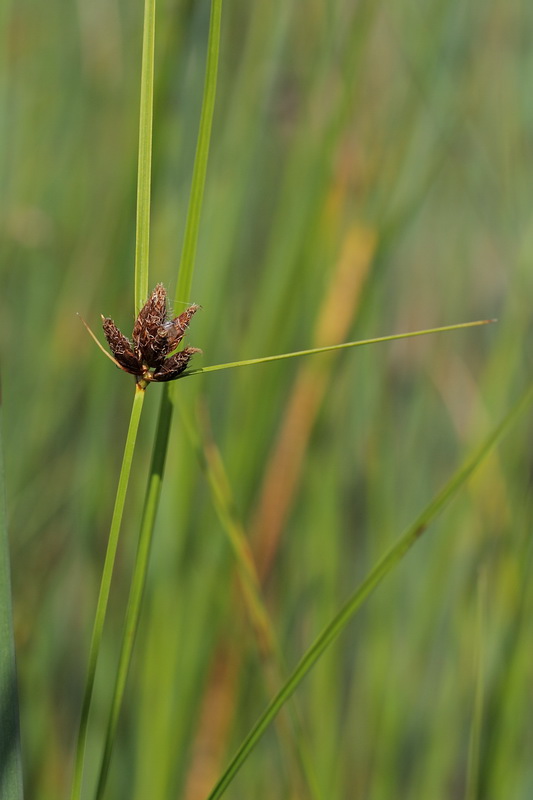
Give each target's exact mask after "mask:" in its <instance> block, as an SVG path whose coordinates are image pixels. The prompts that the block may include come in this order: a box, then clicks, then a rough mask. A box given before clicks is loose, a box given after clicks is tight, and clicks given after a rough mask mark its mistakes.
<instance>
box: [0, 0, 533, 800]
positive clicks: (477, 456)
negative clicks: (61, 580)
mask: <svg viewBox="0 0 533 800" xmlns="http://www.w3.org/2000/svg"><path fill="white" fill-rule="evenodd" d="M221 19H222V2H221V0H213V1H212V3H211V22H210V31H209V42H208V49H207V64H206V78H205V87H204V96H203V104H202V113H201V120H200V128H199V135H198V143H197V151H196V158H195V165H194V173H193V180H192V187H191V198H190V203H189V211H188V215H187V222H186V228H185V234H184V244H183V252H182V258H181V262H180V270H179V274H178V282H177V288H176V298H177V299H178V300H179V301H184V300H187V299H188V298H189V297H190V293H191V286H192V279H193V271H194V266H195V261H196V248H197V240H198V233H199V228H200V219H201V209H202V200H203V194H204V186H205V180H206V171H207V163H208V154H209V144H210V137H211V127H212V119H213V111H214V103H215V94H216V85H217V67H218V56H219V41H220V28H221ZM154 47H155V0H146V3H145V14H144V35H143V59H142V75H141V111H140V129H139V132H140V135H139V161H138V164H139V167H138V199H137V229H136V232H137V236H136V251H135V275H134V287H135V291H134V312H135V315H137V314H138V313H139V311H140V310H141V308H142V307H143V305H144V303H145V302H146V300H147V298H148V296H149V289H150V287H151V285H155V284H156V282H157V278H156V277H152V279H151V280H150V274H149V252H150V182H151V180H150V178H151V159H152V114H153V111H152V109H153V94H154V91H153V88H154ZM200 299H201V298H200ZM488 321H490V320H481V321H476V322H467V323H463V324H461V325H448V326H441V327H435V328H431V329H424V330H419V331H411V332H408V333H399V334H393V335H389V336H382V337H374V338H370V339H365V340H361V341H353V342H343V343H339V344H333V345H327V346H323V347H314V348H310V349H307V350H299V351H296V352H290V353H282V354H279V355H270V356H267V357H263V358H249V359H246V360H240V361H232V362H229V363H223V364H216V365H212V366H206V367H202V368H195V369H185V370H184V371H183V372H182V373H181V374H180V375H179V376H178V377H179V380H176V381H175V382H172V383H166V384H165V386H163V387H157V386H154V387H153V388H150V386H149V383H150V382H151V380H149V381H148V383H146V382H145V381H144V380H142V379H141V380H135V382H134V398H133V406H132V411H131V417H130V423H129V428H128V432H127V436H126V443H125V446H124V455H123V461H122V467H121V471H120V476H119V481H118V488H117V492H116V497H115V505H114V511H113V515H112V521H111V526H110V532H109V540H108V548H107V553H106V558H105V563H104V569H103V574H102V581H101V586H100V593H99V598H98V602H97V609H96V615H95V622H94V628H93V634H92V639H91V645H90V653H89V659H88V666H87V676H86V684H85V690H84V700H83V704H82V711H81V722H80V730H79V737H78V743H77V748H76V757H75V768H74V780H73V788H72V795H71V797H72V800H75V799H77V798H80V797H81V794H82V777H83V767H84V762H85V750H86V742H87V733H88V726H89V722H90V711H91V708H92V706H93V699H94V698H93V695H94V681H95V675H96V669H97V665H98V660H99V655H100V649H101V644H102V637H103V632H104V623H105V619H106V613H107V607H108V601H109V595H110V589H111V582H112V577H113V571H114V565H115V559H116V553H117V548H118V542H119V535H120V531H121V527H122V521H123V515H124V508H125V503H126V496H127V491H128V485H129V482H130V477H131V471H132V465H133V455H134V450H135V445H136V440H137V436H138V432H139V425H140V420H141V415H142V410H143V404H144V399H145V392H146V391H147V390H148V391H150V392H156V391H159V392H160V394H161V397H160V405H159V412H158V420H157V426H156V431H155V435H154V441H153V448H152V461H151V465H150V469H149V476H148V483H147V488H146V493H145V498H144V507H143V512H142V518H141V522H140V533H139V543H138V550H137V556H136V559H135V563H134V567H133V577H132V581H131V588H130V595H129V599H128V607H127V611H126V618H125V622H124V632H123V639H122V644H121V652H120V659H119V667H118V670H117V675H116V681H115V687H114V691H113V697H112V701H111V708H110V711H109V716H108V721H107V726H106V734H105V741H104V742H103V755H102V758H101V763H100V766H99V768H98V786H97V789H96V796H97V797H102V796H103V795H104V791H105V786H106V779H107V774H108V770H109V765H110V762H111V756H112V752H113V745H114V742H115V739H116V733H117V724H118V720H119V716H120V710H121V706H122V700H123V696H124V690H125V686H126V680H127V675H128V669H129V665H130V662H131V658H132V652H133V647H134V643H135V635H136V632H137V629H138V625H139V616H140V611H141V603H142V597H143V590H144V587H145V583H146V576H147V568H148V560H149V553H150V546H151V541H152V535H153V531H154V526H155V518H156V514H157V509H158V505H159V500H160V494H161V489H162V485H163V480H164V474H165V463H166V456H167V450H168V442H169V435H170V429H171V422H172V415H173V411H174V408H175V406H176V403H177V395H178V393H179V389H180V387H181V386H182V384H181V381H182V380H183V379H186V378H188V377H192V376H196V377H197V379H200V377H201V376H202V375H203V374H204V373H205V374H206V375H207V373H210V372H216V371H221V370H228V369H235V368H237V367H243V366H250V367H251V366H253V365H259V364H261V363H265V362H274V361H280V360H287V359H289V358H299V357H302V356H305V355H313V356H317V357H320V354H323V353H326V352H334V351H341V350H343V349H349V348H353V347H360V346H366V345H369V344H377V343H385V342H391V341H395V340H399V339H408V338H412V337H418V336H422V335H427V334H433V333H441V332H450V331H452V330H456V329H460V328H469V327H475V326H479V325H484V324H486V322H488ZM137 377H139V376H137ZM155 382H157V381H155ZM531 399H532V397H531V390H528V392H527V393H526V394H525V395H524V397H523V398H522V399H521V400H520V401H519V403H518V404H517V406H516V407H515V408H513V409H512V410H511V411H510V412H509V414H508V416H507V417H506V418H505V420H504V422H503V423H502V424H501V426H499V427H498V428H496V429H495V430H494V431H492V432H491V433H490V434H489V435H488V436H487V437H486V439H485V440H484V441H483V443H482V445H481V446H480V447H479V448H478V449H477V450H475V452H474V453H473V455H472V456H471V457H470V458H468V459H467V460H466V462H465V463H464V465H463V467H461V468H460V469H459V470H458V471H457V472H456V473H455V474H454V475H453V476H452V477H451V478H450V479H449V481H448V482H447V483H446V484H445V486H444V489H443V490H442V491H441V492H440V493H439V494H438V495H437V496H436V497H435V498H434V499H433V500H432V501H430V503H429V504H428V505H427V507H426V509H425V510H424V511H423V512H422V514H421V515H420V517H419V518H417V519H416V520H415V521H414V523H413V524H412V525H410V526H408V528H407V530H406V532H405V533H404V535H403V536H402V537H401V538H400V540H399V541H398V543H397V545H395V546H394V547H393V548H392V549H391V550H390V551H389V552H388V554H386V555H385V556H384V558H383V559H382V560H380V561H379V562H378V564H377V565H376V566H375V567H374V569H373V570H371V572H370V573H369V575H368V577H367V578H366V579H365V580H364V581H363V583H362V584H361V585H360V587H359V588H358V589H357V590H356V592H355V593H354V594H353V595H352V596H351V597H350V599H349V600H348V602H347V603H346V604H345V605H344V606H343V608H342V609H341V610H340V611H339V612H338V613H337V614H336V615H335V616H334V617H333V619H332V620H331V622H330V624H329V625H327V626H326V627H325V628H324V630H323V632H322V633H321V634H320V635H319V636H318V637H317V639H316V640H315V642H314V644H313V645H312V646H311V648H310V649H308V650H307V652H306V653H305V654H304V656H303V657H302V659H301V661H300V662H299V664H298V666H297V667H296V669H295V670H294V671H293V672H292V673H291V674H290V676H289V677H288V678H287V675H286V674H285V676H283V675H278V676H277V681H278V684H280V685H279V687H278V689H277V692H276V693H275V692H274V691H272V692H271V693H272V694H273V695H274V699H273V700H272V702H271V703H270V704H269V705H268V707H267V709H266V711H265V712H264V714H263V715H262V716H261V717H260V719H259V720H258V722H257V724H256V725H255V726H254V727H253V729H252V731H251V732H250V734H249V736H248V737H247V738H246V739H245V740H244V742H243V744H242V746H241V747H240V748H239V749H238V751H237V753H236V755H235V757H234V758H233V760H232V761H231V763H230V764H229V766H228V768H227V769H226V770H225V771H224V772H223V773H222V774H221V775H220V778H219V780H218V781H217V782H216V785H215V786H214V788H213V789H212V791H211V794H210V797H212V798H214V797H220V796H221V795H222V793H223V792H224V791H225V789H226V788H227V787H228V785H229V784H230V782H231V781H232V780H233V778H234V777H235V775H236V774H237V772H238V770H239V769H240V767H241V766H242V764H243V763H244V761H245V759H246V758H247V757H248V756H249V754H250V752H251V751H252V749H253V748H254V747H255V746H256V745H257V743H258V741H259V739H260V737H261V735H262V734H263V733H264V731H265V730H266V728H267V726H268V725H269V724H270V722H271V721H273V719H274V718H275V717H276V715H277V714H278V712H279V711H280V710H281V709H282V707H283V705H284V704H285V703H286V702H287V700H288V699H289V697H290V696H291V695H292V694H293V693H294V691H295V690H296V688H297V687H298V686H299V685H300V683H301V682H302V680H303V679H304V677H305V676H306V675H307V674H308V673H309V671H310V670H311V668H312V667H313V665H314V664H315V663H316V662H317V660H318V659H319V658H320V657H321V656H322V654H323V653H324V652H325V651H326V650H327V649H328V647H329V646H330V645H331V643H332V642H333V641H334V640H335V638H336V637H337V636H338V635H339V634H340V633H341V632H342V630H343V629H344V628H345V627H346V625H347V624H348V622H349V621H350V620H351V619H352V618H353V616H354V615H355V614H356V612H357V611H358V610H359V608H360V607H361V604H362V603H363V601H364V600H365V599H366V598H367V597H368V596H369V594H370V593H371V592H372V591H373V590H374V588H376V587H377V586H378V584H379V583H380V582H381V580H383V578H384V577H385V576H386V575H388V574H389V573H390V572H391V571H392V570H393V569H394V568H395V567H396V566H397V564H398V563H399V562H400V560H401V559H402V558H403V557H404V556H405V555H406V553H407V552H408V550H409V549H410V548H411V547H412V545H413V544H414V543H415V542H416V541H418V539H419V538H420V536H421V534H422V533H423V532H424V530H425V529H426V528H427V526H428V525H429V524H430V523H431V522H432V520H433V519H434V517H435V516H436V514H437V513H438V512H439V511H440V510H441V509H442V508H443V507H444V505H445V504H446V503H447V502H448V500H449V499H451V497H452V496H453V495H455V494H456V493H457V491H458V490H459V489H460V488H461V487H462V486H463V485H464V484H465V482H466V481H467V480H468V479H469V477H470V475H471V474H472V471H473V470H474V469H475V467H477V465H478V464H479V463H480V462H481V460H482V459H483V458H485V456H486V455H487V453H488V452H489V451H490V450H491V449H492V448H493V446H494V445H495V443H496V442H497V440H498V439H499V438H500V436H501V435H502V434H503V433H504V432H505V430H507V429H508V428H509V426H510V425H511V424H512V423H514V422H515V421H516V419H517V417H518V415H519V414H521V413H522V412H523V411H524V410H525V409H526V408H527V407H529V405H530V403H531ZM200 449H201V448H200V447H198V450H200ZM206 452H209V453H210V454H211V458H210V459H207V463H206V476H207V479H208V483H209V484H210V490H211V492H212V495H213V500H214V504H215V507H216V508H217V511H218V513H219V515H220V517H221V519H223V520H224V521H225V525H224V527H225V528H226V530H227V533H228V537H229V538H230V541H231V536H232V535H233V536H234V539H233V546H234V552H235V557H236V561H237V563H238V564H239V570H240V572H241V577H242V581H243V586H244V587H245V588H244V591H243V597H244V603H245V604H246V606H247V608H248V609H249V610H250V614H249V616H250V618H251V619H252V620H255V623H256V625H257V626H258V628H260V629H261V630H262V632H263V636H264V635H265V631H268V634H267V636H269V637H272V631H271V624H270V621H269V620H268V617H267V616H266V612H265V608H264V604H263V601H262V598H261V587H260V585H259V581H258V580H257V571H256V568H255V565H254V564H253V559H252V558H251V556H250V554H249V553H248V551H247V550H246V549H245V544H244V537H243V536H242V530H241V528H240V527H239V526H238V524H237V523H238V520H236V518H235V517H234V516H232V515H231V514H230V513H229V511H228V504H227V502H226V501H227V498H228V496H230V494H231V492H230V490H229V488H228V487H227V485H226V486H225V485H224V479H223V477H222V476H223V472H222V471H221V469H220V464H218V466H217V461H216V457H215V456H214V455H213V451H212V450H211V451H209V449H208V448H207V451H206ZM199 457H201V454H200V453H199ZM4 530H5V526H4ZM235 534H238V537H237V538H235ZM3 563H6V559H4V562H3ZM2 577H3V579H2V584H3V587H5V586H8V582H6V581H7V579H5V578H4V576H2ZM2 607H3V608H9V607H8V606H2ZM4 628H5V626H2V631H3V630H4ZM2 635H3V641H6V637H9V636H11V637H12V631H11V630H9V626H8V632H7V634H5V635H4V634H2ZM2 644H3V642H2ZM271 646H272V649H273V650H274V651H275V650H277V649H278V645H277V643H275V642H274V643H272V642H271ZM2 652H8V651H7V650H4V649H3V651H2ZM9 652H11V651H9ZM10 669H11V674H13V673H12V667H11V666H10ZM13 691H14V690H12V691H11V701H13V698H14V697H15V695H14V693H13ZM10 708H11V709H12V710H14V713H15V716H16V704H13V702H11V705H10ZM479 724H481V723H479ZM15 729H16V728H13V730H15ZM478 733H479V732H477V733H476V739H477V738H478ZM17 752H18V748H17V747H15V754H16V753H17ZM476 758H477V757H476ZM473 761H476V759H474V758H473ZM17 763H19V761H18V762H17V756H16V758H15V764H17ZM473 771H475V770H473ZM19 772H20V770H19V769H18V768H17V769H16V770H15V775H17V774H19ZM14 785H15V786H16V787H18V788H16V790H15V791H16V792H20V782H19V781H18V778H17V777H16V778H15V780H14ZM311 791H312V789H310V792H311ZM7 796H8V797H9V795H7ZM12 796H13V798H16V797H17V794H15V793H14V794H12ZM10 800H11V798H10Z"/></svg>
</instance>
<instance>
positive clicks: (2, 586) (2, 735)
mask: <svg viewBox="0 0 533 800" xmlns="http://www.w3.org/2000/svg"><path fill="white" fill-rule="evenodd" d="M0 410H1V408H0ZM1 423H2V420H1V416H0V654H1V655H0V797H1V798H2V800H22V797H23V791H22V757H21V749H20V729H19V704H18V688H17V670H16V662H15V639H14V635H13V613H12V605H11V577H10V569H9V543H8V538H7V521H6V501H5V486H4V462H3V450H2V436H1V433H2V431H1Z"/></svg>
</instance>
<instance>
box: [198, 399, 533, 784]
mask: <svg viewBox="0 0 533 800" xmlns="http://www.w3.org/2000/svg"><path fill="white" fill-rule="evenodd" d="M532 401H533V384H532V385H531V386H530V387H529V388H528V389H527V390H526V392H525V393H524V394H523V395H522V397H521V398H520V399H519V401H518V402H517V403H516V404H515V405H514V406H513V408H512V409H511V410H510V411H509V413H508V414H507V415H506V417H505V418H504V419H503V421H502V422H501V423H500V424H499V425H498V426H497V427H496V428H495V429H494V430H493V431H491V433H490V434H489V435H488V436H487V437H486V439H485V440H484V441H483V443H482V444H481V445H480V446H479V447H478V448H477V449H476V450H475V451H474V452H473V453H472V454H471V455H470V457H468V458H467V459H466V461H465V462H464V464H463V466H462V467H460V468H459V469H458V470H457V471H456V472H455V473H454V474H453V475H452V477H451V478H450V480H449V481H448V482H447V483H446V485H445V486H444V487H443V488H442V489H441V491H440V492H439V493H438V494H437V495H436V496H435V497H434V498H433V500H432V501H431V502H430V503H429V504H428V505H427V506H426V508H425V509H424V510H423V511H422V513H421V514H420V515H419V517H418V518H417V519H416V520H415V521H414V522H413V524H412V525H410V526H409V527H408V528H407V530H406V531H405V532H404V534H403V535H402V536H401V537H400V539H399V540H398V541H397V542H396V544H395V545H393V546H392V547H391V549H390V550H389V551H388V553H386V554H385V555H384V556H383V558H382V559H381V560H380V561H379V562H378V563H377V564H376V566H375V567H374V569H373V570H372V571H371V572H370V573H369V575H368V576H367V578H366V579H365V580H364V581H363V583H362V584H361V585H360V586H359V588H358V589H357V590H356V591H355V593H354V594H353V595H352V596H351V597H350V598H349V600H348V602H347V603H346V604H345V605H344V606H343V608H341V610H340V611H339V612H338V614H336V616H335V617H334V618H333V619H332V621H331V622H330V623H329V625H327V627H326V628H325V629H324V630H323V631H322V633H321V634H320V635H319V636H318V638H317V639H316V640H315V642H314V643H313V644H312V645H311V647H310V648H309V650H308V651H307V652H306V653H305V655H304V656H303V658H302V659H301V660H300V662H299V664H298V665H297V666H296V668H295V670H294V671H293V673H292V675H291V676H290V677H289V679H288V680H287V682H286V683H285V685H284V686H283V687H282V689H281V690H280V691H279V692H278V694H277V695H276V696H275V697H274V699H273V700H272V702H271V703H270V705H269V706H268V707H267V708H266V710H265V711H264V712H263V714H262V715H261V716H260V718H259V719H258V721H257V722H256V724H255V725H254V727H253V728H252V730H251V731H250V733H249V734H248V736H247V737H246V738H245V740H244V741H243V743H242V744H241V746H240V747H239V749H238V751H237V753H236V754H235V756H234V757H233V759H232V761H231V762H230V764H229V765H228V767H227V768H226V770H225V771H224V773H223V774H222V776H221V777H220V779H219V780H218V782H217V784H216V785H215V786H214V788H213V789H212V791H211V793H210V794H209V797H208V798H207V800H216V798H219V797H221V796H222V794H223V793H224V791H225V790H226V789H227V787H228V786H229V784H230V783H231V782H232V780H233V778H234V777H235V775H236V774H237V772H238V771H239V770H240V768H241V767H242V765H243V764H244V762H245V761H246V759H247V758H248V756H249V755H250V753H251V751H252V750H253V748H254V747H255V745H256V744H257V743H258V741H259V739H260V738H261V736H262V735H263V733H264V732H265V730H266V729H267V727H268V725H269V724H270V722H272V720H273V719H274V717H275V716H276V714H277V713H278V711H279V710H280V709H281V708H282V706H283V705H284V704H285V703H286V702H287V700H288V699H289V697H291V695H292V694H293V693H294V692H295V690H296V689H297V687H298V686H299V684H300V683H301V682H302V680H303V679H304V677H305V676H306V675H307V673H308V672H309V671H310V670H311V668H312V667H313V666H314V665H315V664H316V662H317V661H318V659H319V658H320V657H321V656H322V655H323V653H324V652H325V651H326V650H327V648H328V647H329V645H330V644H331V643H332V642H333V641H334V640H335V639H336V638H337V637H338V636H339V634H340V633H341V632H342V631H343V630H344V628H345V627H346V625H347V624H348V623H349V622H350V620H351V619H352V618H353V616H354V614H355V613H356V612H357V611H358V610H359V608H360V607H361V606H362V604H363V603H364V601H365V600H366V599H367V597H368V596H369V595H370V594H371V593H372V592H373V590H374V589H375V588H376V587H377V586H378V584H379V583H381V581H382V580H383V579H384V578H385V577H386V576H387V575H388V574H389V572H391V571H392V570H393V569H394V567H396V566H397V565H398V564H399V562H400V561H401V560H402V558H403V557H404V556H405V554H406V553H407V552H408V550H410V548H411V547H412V546H413V545H414V544H415V542H416V541H418V539H419V538H420V537H421V536H422V534H423V533H424V532H425V530H426V529H427V527H428V526H429V524H430V522H432V520H433V519H434V518H435V517H436V515H437V514H438V513H439V511H441V510H442V509H443V508H444V506H445V505H446V504H447V503H448V502H449V501H450V500H451V498H452V497H453V496H454V495H455V494H456V493H457V492H458V490H459V489H460V488H461V487H462V486H463V484H464V483H465V482H466V481H467V480H468V478H469V477H470V476H471V474H472V473H473V471H474V470H475V469H476V467H477V466H478V465H479V464H480V462H481V461H482V460H483V459H484V458H485V456H486V455H487V454H488V453H489V451H490V450H491V449H492V447H494V445H495V444H496V442H497V441H498V440H499V439H500V438H501V437H502V436H503V434H504V433H505V432H506V431H507V430H508V429H509V428H510V427H511V425H512V424H513V423H514V422H516V420H517V419H518V417H519V416H520V415H521V414H522V413H523V412H524V411H525V410H526V408H528V407H529V406H530V405H531V403H532Z"/></svg>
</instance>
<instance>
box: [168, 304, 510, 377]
mask: <svg viewBox="0 0 533 800" xmlns="http://www.w3.org/2000/svg"><path fill="white" fill-rule="evenodd" d="M492 322H496V320H495V319H481V320H477V321H475V322H461V323H459V324H458V325H444V326H443V327H441V328H427V329H425V330H423V331H410V332H409V333H395V334H393V335H392V336H379V337H377V338H376V339H360V340H359V341H357V342H343V343H342V344H332V345H328V346H327V347H313V348H311V350H297V351H296V352H294V353H281V354H280V355H277V356H263V357H262V358H248V359H246V360H244V361H230V362H228V363H227V364H215V365H213V366H211V367H201V368H200V369H192V370H190V371H188V372H185V373H184V374H183V375H182V376H181V377H180V380H181V378H188V377H190V376H191V375H202V374H203V373H204V372H218V371H219V370H221V369H234V368H235V367H250V366H252V365H254V364H266V363H267V362H268V361H282V360H284V359H286V358H297V357H299V356H312V355H316V354H318V353H331V352H332V351H334V350H347V349H348V348H349V347H363V346H364V345H367V344H379V343H380V342H393V341H395V340H396V339H412V338H413V337H415V336H427V335H428V334H430V333H443V332H444V331H457V330H460V329H461V328H474V327H477V326H478V325H490V324H491V323H492Z"/></svg>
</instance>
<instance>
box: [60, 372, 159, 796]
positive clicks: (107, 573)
mask: <svg viewBox="0 0 533 800" xmlns="http://www.w3.org/2000/svg"><path fill="white" fill-rule="evenodd" d="M144 394H145V393H144V390H143V389H140V388H139V387H138V385H137V386H136V389H135V398H134V400H133V408H132V410H131V417H130V424H129V428H128V434H127V437H126V444H125V447H124V456H123V459H122V467H121V470H120V477H119V481H118V488H117V494H116V498H115V507H114V509H113V518H112V520H111V528H110V530H109V540H108V543H107V552H106V557H105V562H104V570H103V573H102V581H101V583H100V592H99V594H98V604H97V606H96V615H95V620H94V625H93V632H92V637H91V645H90V649H89V662H88V667H87V678H86V682H85V691H84V695H83V705H82V711H81V720H80V727H79V732H78V741H77V745H76V761H75V767H74V780H73V785H72V792H71V800H79V798H80V796H81V784H82V777H83V765H84V758H85V745H86V742H87V728H88V721H89V712H90V708H91V701H92V696H93V689H94V679H95V674H96V665H97V662H98V654H99V652H100V643H101V640H102V631H103V627H104V621H105V616H106V611H107V603H108V600H109V590H110V586H111V578H112V575H113V567H114V564H115V556H116V552H117V545H118V538H119V533H120V527H121V523H122V515H123V513H124V504H125V501H126V493H127V490H128V482H129V477H130V472H131V463H132V459H133V452H134V450H135V442H136V440H137V432H138V430H139V421H140V418H141V411H142V407H143V401H144Z"/></svg>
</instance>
